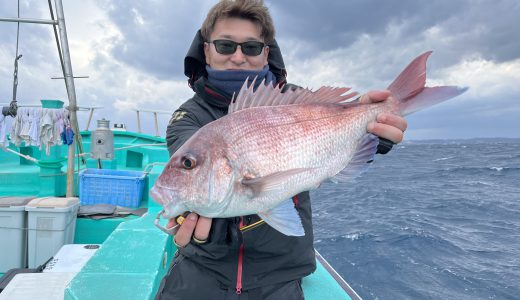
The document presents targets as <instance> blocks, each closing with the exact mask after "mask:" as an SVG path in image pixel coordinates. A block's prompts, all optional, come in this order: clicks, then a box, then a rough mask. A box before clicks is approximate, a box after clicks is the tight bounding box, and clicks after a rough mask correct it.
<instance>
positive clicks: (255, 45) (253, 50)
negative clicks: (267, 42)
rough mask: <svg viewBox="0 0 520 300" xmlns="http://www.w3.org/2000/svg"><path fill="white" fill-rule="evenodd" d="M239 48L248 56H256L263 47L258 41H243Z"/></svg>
mask: <svg viewBox="0 0 520 300" xmlns="http://www.w3.org/2000/svg"><path fill="white" fill-rule="evenodd" d="M240 48H241V49H242V52H243V53H244V54H245V55H249V56H257V55H259V54H260V53H262V49H264V44H263V43H260V42H254V41H251V42H245V43H242V45H240Z"/></svg>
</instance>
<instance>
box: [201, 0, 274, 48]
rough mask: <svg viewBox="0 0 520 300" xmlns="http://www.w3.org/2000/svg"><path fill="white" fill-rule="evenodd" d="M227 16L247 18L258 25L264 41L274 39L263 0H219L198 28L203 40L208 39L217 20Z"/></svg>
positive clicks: (269, 41)
mask: <svg viewBox="0 0 520 300" xmlns="http://www.w3.org/2000/svg"><path fill="white" fill-rule="evenodd" d="M227 18H239V19H244V20H249V21H251V22H253V23H254V24H256V25H258V26H259V27H260V30H261V37H262V38H263V39H264V42H265V43H267V44H270V43H272V42H273V41H274V35H275V30H274V24H273V19H272V18H271V14H270V13H269V10H268V9H267V7H266V6H265V5H264V1H263V0H221V1H220V2H219V3H217V4H215V6H213V7H212V8H211V9H210V11H209V12H208V15H207V16H206V19H205V20H204V23H202V27H201V29H200V31H201V34H202V37H203V38H204V40H205V41H209V39H210V36H211V34H212V33H213V29H214V27H215V23H216V22H217V21H218V20H221V19H227Z"/></svg>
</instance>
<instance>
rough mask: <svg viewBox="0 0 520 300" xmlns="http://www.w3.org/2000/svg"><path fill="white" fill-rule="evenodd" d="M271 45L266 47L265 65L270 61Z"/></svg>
mask: <svg viewBox="0 0 520 300" xmlns="http://www.w3.org/2000/svg"><path fill="white" fill-rule="evenodd" d="M269 49H270V48H269V46H266V47H265V49H264V65H267V64H268V63H269V60H268V57H269Z"/></svg>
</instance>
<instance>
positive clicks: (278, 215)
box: [258, 199, 305, 236]
mask: <svg viewBox="0 0 520 300" xmlns="http://www.w3.org/2000/svg"><path fill="white" fill-rule="evenodd" d="M258 215H259V216H260V217H261V218H262V219H263V220H264V221H265V222H266V223H267V224H269V226H271V227H273V228H274V229H276V230H278V231H279V232H281V233H283V234H285V235H288V236H304V235H305V230H304V229H303V225H302V221H301V218H300V215H299V214H298V211H297V210H296V208H295V207H294V203H293V201H292V199H287V200H285V201H284V202H282V203H281V204H280V205H278V206H277V207H275V208H273V209H271V210H269V211H267V212H263V213H259V214H258Z"/></svg>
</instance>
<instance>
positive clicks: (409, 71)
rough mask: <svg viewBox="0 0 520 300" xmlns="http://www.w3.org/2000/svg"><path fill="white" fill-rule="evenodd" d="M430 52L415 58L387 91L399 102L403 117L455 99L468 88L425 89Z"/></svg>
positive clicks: (438, 87) (443, 87) (439, 87)
mask: <svg viewBox="0 0 520 300" xmlns="http://www.w3.org/2000/svg"><path fill="white" fill-rule="evenodd" d="M431 53H432V51H428V52H425V53H423V54H421V55H419V56H418V57H416V58H415V59H414V60H413V61H412V62H411V63H410V64H409V65H408V66H407V67H406V68H405V69H404V71H402V72H401V74H399V76H397V78H396V79H395V80H394V82H392V84H390V85H389V86H388V90H390V92H391V93H392V95H393V96H394V97H396V98H397V99H398V100H399V101H400V105H399V109H400V111H401V114H402V115H403V116H405V115H409V114H411V113H413V112H416V111H418V110H421V109H423V108H426V107H428V106H432V105H435V104H437V103H441V102H443V101H446V100H448V99H450V98H453V97H456V96H458V95H460V94H462V93H464V92H465V91H467V90H468V88H461V87H457V86H437V87H431V88H430V87H425V84H426V61H427V60H428V57H429V56H430V54H431Z"/></svg>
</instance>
